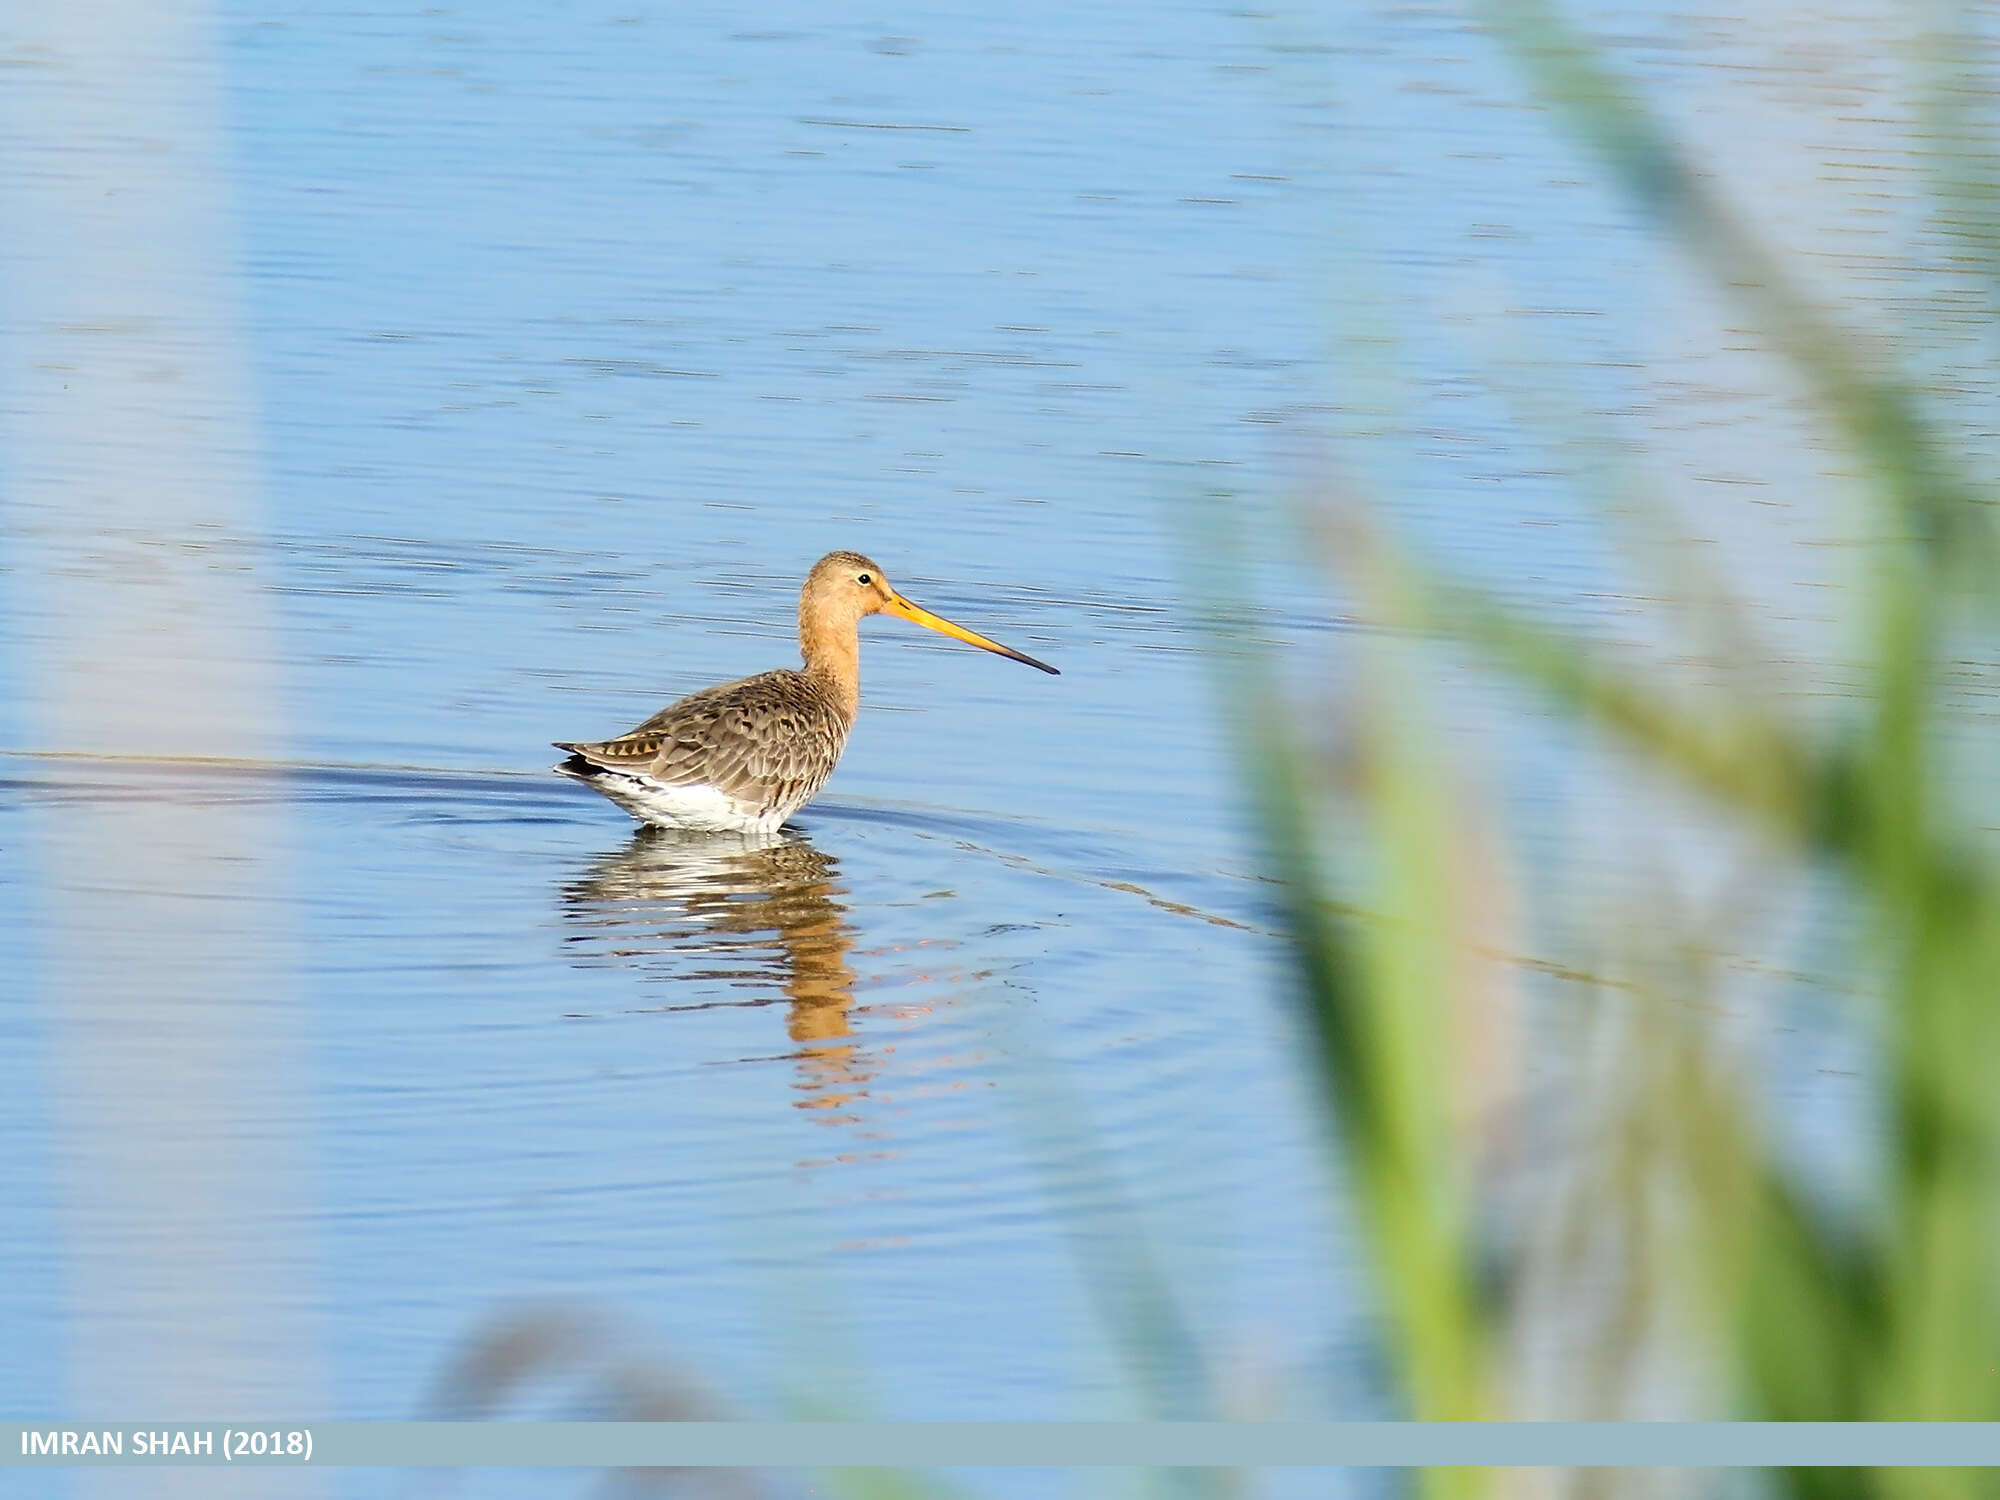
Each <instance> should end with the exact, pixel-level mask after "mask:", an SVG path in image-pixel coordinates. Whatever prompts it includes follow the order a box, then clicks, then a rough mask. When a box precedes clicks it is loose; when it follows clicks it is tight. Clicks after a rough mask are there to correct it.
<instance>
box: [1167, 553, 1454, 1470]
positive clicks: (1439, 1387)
mask: <svg viewBox="0 0 2000 1500" xmlns="http://www.w3.org/2000/svg"><path fill="white" fill-rule="evenodd" d="M1200 555H1201V556H1202V557H1203V559H1204V563H1205V567H1204V569H1203V572H1202V580H1201V584H1200V587H1201V590H1202V597H1203V598H1204V600H1205V603H1206V607H1207V616H1208V623H1209V626H1210V628H1211V630H1212V632H1213V634H1214V635H1215V637H1216V639H1217V640H1218V641H1219V642H1221V643H1222V645H1223V647H1224V657H1223V670H1222V671H1221V672H1219V674H1218V676H1219V679H1220V686H1221V688H1222V692H1223V697H1224V702H1225V714H1226V716H1227V717H1228V719H1229V721H1230V724H1231V726H1232V729H1233V730H1234V732H1235V737H1236V740H1237V745H1238V749H1239V752H1240V754H1241V756H1242V758H1243V764H1244V765H1245V767H1246V769H1247V771H1248V774H1249V779H1250V783H1251V789H1252V810H1253V814H1254V816H1255V817H1256V820H1257V828H1258V833H1259V836H1260V840H1261V843H1262V845H1263V848H1264V851H1265V858H1266V867H1267V868H1268V869H1269V870H1270V871H1271V873H1272V874H1273V875H1274V876H1275V877H1276V880H1277V895H1278V900H1279V902H1280V904H1281V908H1282V916H1283V921H1284V926H1285V929H1286V931H1287V934H1288V936H1289V938H1290V940H1291V943H1292V946H1293V949H1294V952H1295V955H1296V963H1295V965H1294V975H1295V978H1296V980H1297V983H1298V986H1299V991H1300V1000H1301V1008H1302V1011H1303V1014H1304V1017H1305V1020H1306V1023H1307V1030H1308V1034H1309V1036H1310V1038H1311V1041H1312V1046H1313V1062H1314V1067H1313V1070H1312V1071H1313V1075H1314V1077H1315V1078H1316V1080H1317V1081H1318V1083H1319V1084H1320V1086H1321V1092H1322V1097H1323V1101H1324V1104H1325V1107H1326V1108H1327V1110H1328V1114H1329V1118H1330V1121H1331V1122H1332V1124H1333V1126H1334V1128H1335V1132H1336V1135H1337V1137H1338V1139H1339V1142H1340V1145H1341V1148H1342V1157H1343V1160H1344V1161H1345V1162H1346V1165H1347V1169H1348V1172H1349V1174H1350V1177H1351V1180H1352V1182H1353V1183H1354V1185H1355V1187H1356V1188H1357V1189H1358V1199H1359V1212H1360V1217H1361V1220H1362V1224H1363V1228H1364V1231H1365V1233H1366V1234H1367V1235H1368V1236H1369V1238H1370V1240H1371V1241H1372V1243H1373V1245H1374V1248H1375V1264H1376V1267H1377V1272H1378V1280H1379V1284H1380V1286H1381V1289H1382V1297H1383V1300H1384V1302H1385V1304H1386V1307H1387V1311H1388V1315H1389V1318H1390V1322H1391V1324H1392V1326H1393V1329H1394V1333H1395V1337H1394V1340H1393V1344H1394V1348H1393V1351H1392V1358H1394V1359H1395V1360H1397V1362H1398V1363H1399V1364H1400V1374H1401V1376H1402V1380H1403V1384H1404V1387H1405V1390H1406V1392H1407V1399H1408V1402H1409V1405H1410V1412H1411V1415H1412V1416H1414V1417H1418V1418H1421V1419H1424V1420H1439V1421H1477V1420H1484V1419H1487V1418H1489V1417H1491V1416H1492V1415H1494V1411H1493V1405H1492V1401H1491V1397H1490V1393H1489V1391H1488V1388H1487V1382H1488V1378H1489V1373H1490V1372H1489V1367H1488V1343H1489V1337H1488V1330H1487V1328H1486V1326H1485V1323H1486V1318H1487V1309H1486V1308H1485V1307H1484V1306H1483V1305H1482V1300H1481V1297H1480V1293H1479V1288H1478V1282H1477V1278H1476V1276H1475V1274H1474V1253H1473V1247H1472V1245H1471V1243H1470V1240H1469V1234H1468V1228H1467V1215H1466V1214H1465V1213H1464V1211H1463V1209H1462V1208H1461V1207H1460V1206H1459V1205H1458V1203H1457V1198H1458V1192H1457V1190H1456V1188H1455V1186H1454V1184H1456V1183H1457V1182H1458V1181H1459V1180H1460V1179H1462V1178H1463V1176H1464V1172H1463V1169H1462V1165H1461V1164H1460V1163H1458V1162H1456V1161H1453V1160H1451V1159H1450V1151H1451V1138H1450V1132H1449V1128H1448V1108H1449V1099H1448V1096H1447V1094H1446V1092H1445V1089H1444V1085H1443V1069H1442V1068H1441V1067H1439V1066H1438V1065H1437V1064H1436V1059H1435V1056H1434V1053H1435V1050H1436V1043H1437V1040H1438V1039H1437V1037H1436V1036H1435V1034H1434V1033H1430V1032H1427V1031H1424V1030H1423V1029H1422V1028H1420V1027H1414V1026H1411V1025H1408V1024H1402V1025H1399V1024H1398V1021H1399V1019H1401V1020H1403V1021H1405V1022H1407V1021H1408V1019H1409V1018H1397V1017H1395V1016H1393V1015H1391V1014H1389V1013H1388V1007H1389V1005H1390V1004H1392V1003H1393V1001H1394V999H1395V998H1396V996H1395V994H1394V993H1385V992H1384V990H1383V988H1382V987H1381V986H1380V985H1379V984H1378V983H1377V982H1376V981H1377V980H1379V978H1380V977H1381V975H1382V974H1383V972H1384V969H1385V964H1384V962H1383V959H1382V957H1381V956H1380V955H1379V954H1378V955H1375V956H1373V957H1372V959H1371V955H1370V954H1369V953H1368V952H1367V951H1366V947H1367V944H1364V943H1363V942H1361V941H1358V940H1357V938H1356V935H1355V933H1354V932H1353V930H1352V928H1351V926H1350V924H1348V923H1347V922H1345V921H1344V920H1343V919H1342V918H1341V917H1340V915H1339V914H1338V912H1337V911H1336V909H1335V907H1334V905H1333V903H1332V902H1331V900H1330V899H1329V897H1328V893H1327V892H1326V891H1325V890H1324V888H1323V884H1322V879H1321V875H1320V870H1319V863H1318V853H1317V847H1316V839H1315V834H1314V830H1315V826H1316V806H1317V797H1316V793H1315V786H1314V778H1313V776H1312V774H1311V771H1310V762H1309V760H1308V758H1307V756H1306V754H1305V752H1304V750H1303V748H1302V747H1301V746H1300V745H1299V744H1298V743H1297V741H1296V738H1295V736H1294V735H1293V733H1292V731H1291V728H1290V721H1289V716H1288V714H1287V712H1286V711H1285V709H1284V707H1283V705H1282V699H1281V696H1280V694H1279V693H1278V691H1277V687H1276V683H1275V681H1274V680H1273V677H1272V673H1271V670H1270V663H1269V662H1268V660H1267V659H1266V656H1265V653H1264V651H1263V650H1262V649H1261V648H1259V647H1257V646H1256V645H1254V644H1253V643H1251V642H1250V641H1249V640H1248V639H1247V637H1248V632H1247V631H1245V630H1244V629H1242V627H1241V620H1242V610H1241V601H1242V599H1243V597H1244V595H1243V591H1242V590H1241V588H1240V586H1239V585H1238V583H1237V580H1238V579H1239V578H1240V561H1239V560H1238V559H1237V558H1236V556H1235V553H1234V544H1233V541H1232V540H1231V539H1230V538H1228V537H1227V536H1224V535H1220V534H1212V535H1209V536H1208V545H1206V546H1205V547H1203V548H1202V550H1201V552H1200ZM1218 580H1221V581H1220V582H1218ZM1377 941H1379V942H1385V943H1388V944H1390V945H1394V944H1397V943H1402V944H1409V945H1413V946H1414V945H1417V944H1421V943H1422V942H1423V935H1421V934H1412V933H1410V932H1408V931H1407V930H1404V929H1402V928H1401V927H1396V928H1394V929H1393V930H1390V931H1389V932H1388V933H1387V935H1386V936H1384V937H1382V938H1380V939H1375V938H1371V939H1370V942H1377ZM1406 957H1409V958H1410V963H1409V964H1408V972H1409V974H1410V975H1412V976H1415V977H1416V982H1419V983H1421V982H1423V981H1422V978H1421V976H1422V975H1423V974H1424V972H1425V966H1424V964H1423V963H1422V960H1421V956H1420V955H1406ZM1391 962H1393V956H1392V959H1391ZM1392 988H1393V987H1392ZM1426 1044H1428V1045H1429V1046H1430V1048H1431V1050H1432V1053H1433V1055H1432V1056H1431V1057H1429V1058H1422V1057H1416V1056H1413V1055H1412V1052H1413V1049H1414V1048H1417V1047H1420V1046H1424V1045H1426ZM1427 1064H1428V1065H1427ZM1413 1080H1414V1082H1413ZM1423 1484H1424V1489H1425V1492H1426V1493H1427V1494H1429V1495H1432V1496H1435V1497H1438V1500H1469V1497H1471V1496H1474V1495H1477V1494H1480V1493H1483V1491H1484V1489H1485V1487H1486V1475H1485V1473H1484V1471H1481V1470H1467V1469H1442V1468H1441V1469H1435V1470H1430V1471H1427V1472H1426V1474H1425V1477H1424V1480H1423Z"/></svg>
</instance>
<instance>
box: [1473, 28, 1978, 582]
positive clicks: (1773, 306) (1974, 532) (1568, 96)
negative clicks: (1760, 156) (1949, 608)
mask: <svg viewBox="0 0 2000 1500" xmlns="http://www.w3.org/2000/svg"><path fill="white" fill-rule="evenodd" d="M1477 9H1478V10H1479V11H1480V12H1481V13H1483V14H1484V15H1486V16H1487V17H1488V18H1490V20H1491V22H1492V24H1493V27H1494V31H1495V33H1496V34H1497V35H1498V37H1499V38H1500V40H1501V42H1502V43H1503V44H1504V45H1505V46H1506V48H1507V50H1508V52H1509V54H1510V55H1511V56H1512V57H1513V58H1514V60H1515V62H1516V63H1517V65H1518V66H1519V67H1520V68H1521V69H1522V70H1523V72H1524V73H1525V74H1526V76H1527V77H1528V79H1529V80H1530V82H1531V83H1532V85H1533V86H1534V88H1535V90H1536V93H1537V95H1538V97H1540V98H1541V99H1543V100H1545V101H1546V102H1547V103H1548V104H1549V105H1550V106H1551V107H1552V108H1553V109H1555V110H1556V111H1558V112H1559V114H1560V115H1561V117H1562V119H1563V120H1564V121H1565V122H1566V123H1567V125H1568V126H1569V128H1570V130H1571V131H1572V132H1573V133H1574V134H1575V135H1576V136H1577V138H1578V139H1580V140H1582V141H1583V142H1585V143H1586V144H1587V145H1589V146H1591V147H1592V148H1593V149H1595V150H1596V152H1597V154H1598V155H1599V157H1600V158H1601V159H1602V160H1603V161H1604V162H1605V163H1606V164H1607V165H1608V166H1609V167H1610V168H1611V170H1612V172H1613V173H1614V175H1615V176H1616V178H1617V180H1618V182H1619V184H1620V185H1621V186H1622V187H1623V188H1624V189H1625V191H1626V192H1627V194H1628V195H1629V196H1630V197H1631V198H1632V199H1633V200H1634V201H1635V202H1636V203H1638V204H1639V205H1641V206H1642V207H1643V208H1644V209H1645V210H1646V211H1647V212H1648V213H1650V214H1651V215H1652V216H1653V218H1654V219H1655V220H1657V221H1658V222H1659V223H1660V224H1661V225H1662V226H1663V227H1664V228H1665V229H1667V230H1668V231H1669V232H1670V233H1672V234H1673V235H1674V236H1675V237H1676V238H1677V239H1678V240H1679V241H1680V243H1681V244H1682V245H1683V246H1684V247H1686V249H1687V250H1688V251H1689V252H1690V253H1691V254H1692V255H1693V256H1694V257H1695V259H1696V260H1697V261H1699V262H1700V263H1701V264H1702V265H1704V266H1705V267H1706V268H1707V270H1708V271H1709V273H1710V275H1711V276H1712V277H1713V278H1714V279H1715V281H1716V282H1717V283H1718V284H1719V285H1721V286H1723V287H1725V288H1727V289H1728V290H1730V291H1731V292H1733V293H1734V294H1736V295H1737V296H1738V297H1739V298H1741V299H1742V300H1743V301H1744V303H1745V305H1746V306H1747V307H1748V309H1749V310H1750V312H1751V313H1752V314H1753V315H1754V316H1755V317H1757V318H1758V320H1759V321H1760V322H1761V323H1762V324H1763V326H1764V332H1765V334H1766V336H1767V337H1768V338H1769V339H1770V340H1771V342H1772V345H1773V346H1774V347H1775V348H1776V349H1777V351H1778V352H1779V353H1781V354H1783V355H1784V356H1785V357H1786V358H1787V359H1788V360H1789V361H1790V362H1791V363H1792V365H1793V366H1794V368H1796V369H1797V370H1798V371H1799V372H1800V374H1801V375H1802V376H1803V377H1804V378H1805V379H1806V380H1807V381H1808V382H1810V383H1811V385H1812V387H1813V388H1814V389H1815V390H1816V391H1817V392H1818V394H1819V396H1820V399H1821V400H1822V401H1823V402H1824V403H1825V405H1826V407H1827V409H1828V411H1829V413H1830V414H1831V415H1832V416H1834V417H1835V418H1836V419H1837V423H1836V426H1837V430H1838V431H1840V432H1842V433H1843V434H1844V435H1845V436H1846V437H1847V438H1848V440H1849V441H1850V442H1852V443H1853V444H1854V446H1855V448H1856V451H1857V452H1858V453H1859V454H1860V456H1861V457H1862V458H1863V459H1864V460H1865V461H1866V462H1868V464H1869V465H1870V467H1871V468H1872V469H1873V470H1874V471H1875V473H1876V475H1877V476H1878V478H1879V479H1880V481H1881V484H1882V487H1883V493H1884V496H1885V498H1886V499H1887V500H1888V501H1890V502H1891V506H1890V508H1891V515H1890V516H1889V517H1888V518H1886V519H1887V520H1888V521H1889V524H1890V526H1891V528H1892V531H1891V535H1892V536H1893V537H1897V538H1904V539H1908V540H1913V541H1916V542H1919V543H1921V544H1923V545H1924V547H1925V549H1926V552H1927V556H1928V558H1929V560H1930V561H1931V562H1932V564H1934V565H1935V566H1936V567H1937V568H1938V569H1939V570H1940V571H1944V570H1947V569H1948V570H1951V571H1952V572H1953V573H1954V574H1955V575H1956V576H1958V577H1961V578H1970V579H1972V580H1973V581H1974V582H1975V583H1981V584H1983V583H1984V581H1985V580H1986V578H1987V576H1988V571H1987V570H1989V569H1991V568H1992V567H1993V566H1994V565H1995V563H1996V561H2000V546H1996V539H1995V523H1994V519H1993V514H1992V509H1991V505H1990V502H1989V501H1988V500H1987V499H1986V497H1985V495H1984V494H1983V493H1982V491H1981V489H1980V487H1979V486H1978V485H1976V484H1975V483H1974V482H1973V481H1972V480H1971V479H1970V478H1969V477H1968V476H1966V475H1965V474H1963V473H1962V472H1961V471H1960V470H1959V468H1958V466H1957V464H1956V462H1955V461H1954V460H1953V459H1952V458H1951V456H1950V453H1949V451H1948V449H1947V448H1946V447H1945V445H1944V444H1943V443H1942V442H1941V441H1940V439H1939V438H1938V436H1937V435H1936V434H1935V433H1933V432H1932V431H1931V430H1930V429H1929V427H1928V426H1927V424H1926V423H1925V421H1924V420H1923V418H1922V417H1921V415H1920V414H1919V412H1918V410H1917V406H1916V403H1915V402H1914V400H1913V399H1912V398H1911V394H1910V391H1909V389H1908V387H1907V386H1905V385H1903V384H1901V383H1899V382H1897V381H1895V380H1893V379H1880V378H1877V377H1876V376H1875V375H1874V374H1872V373H1871V372H1870V371H1868V370H1867V369H1866V368H1865V366H1864V365H1863V364H1862V363H1861V362H1860V361H1859V360H1857V358H1856V356H1855V351H1856V350H1857V349H1858V348H1861V347H1863V346H1862V342H1861V341H1860V340H1858V339H1857V338H1856V337H1855V336H1854V334H1853V333H1852V332H1851V331H1848V330H1844V329H1841V328H1839V327H1838V326H1836V325H1835V324H1834V323H1833V322H1832V320H1831V319H1829V318H1828V317H1827V316H1826V315H1825V314H1824V313H1823V312H1822V311H1821V310H1820V309H1819V308H1818V307H1816V306H1815V305H1814V304H1813V302H1812V301H1811V300H1810V299H1809V298H1807V297H1806V296H1805V295H1804V294H1803V293H1801V292H1800V291H1799V290H1798V289H1797V288H1796V287H1795V286H1794V285H1793V284H1792V281H1791V279H1790V278H1789V277H1788V276H1787V275H1786V274H1785V272H1784V270H1783V268H1782V267H1781V266H1780V265H1779V264H1778V262H1777V261H1776V260H1774V259H1773V258H1772V257H1771V256H1770V255H1769V253H1767V252H1766V251H1765V250H1764V248H1763V247H1762V246H1761V245H1759V244H1758V243H1757V241H1756V240H1755V239H1753V238H1752V237H1751V236H1750V235H1749V234H1747V233H1746V232H1744V230H1743V229H1742V227H1741V226H1740V225H1739V224H1738V223H1737V222H1736V220H1735V218H1734V216H1733V215H1731V214H1730V213H1729V212H1728V211H1727V210H1726V209H1725V208H1724V207H1723V205H1722V203H1721V202H1720V200H1719V199H1718V198H1717V197H1716V195H1715V194H1714V192H1713V191H1712V190H1711V189H1710V188H1709V187H1708V186H1707V185H1706V184H1705V183H1703V182H1702V180H1701V179H1700V178H1699V177H1697V176H1696V175H1695V174H1694V173H1693V172H1692V171H1691V170H1689V168H1688V166H1687V164H1686V163H1685V162H1684V161H1683V160H1682V158H1681V154H1680V152H1679V150H1678V149H1677V148H1676V146H1675V145H1674V143H1673V142H1672V140H1671V139H1670V138H1669V136H1668V134H1667V132H1666V131H1665V130H1664V129H1663V128H1662V127H1661V126H1660V124H1659V123H1658V122H1657V121H1656V120H1655V119H1654V118H1653V117H1652V115H1651V114H1650V113H1649V112H1648V111H1647V110H1646V108H1645V107H1644V106H1643V105H1641V104H1640V103H1639V102H1638V100H1637V99H1636V98H1635V97H1634V96H1633V94H1632V91H1631V90H1630V89H1629V88H1627V87H1626V86H1625V85H1624V84H1623V83H1622V82H1621V81H1620V80H1619V79H1618V78H1617V77H1616V76H1615V75H1614V74H1613V73H1612V71H1611V70H1610V69H1609V68H1608V67H1607V66H1606V65H1605V63H1604V62H1603V60H1602V57H1601V54H1600V53H1599V51H1598V49H1596V48H1594V47H1592V46H1591V45H1590V44H1588V43H1587V42H1585V41H1584V40H1583V39H1582V38H1581V37H1580V36H1578V35H1577V33H1576V32H1575V31H1574V30H1573V29H1572V28H1571V27H1570V26H1569V25H1568V24H1567V23H1566V22H1565V21H1564V20H1562V19H1561V17H1559V16H1558V15H1557V13H1556V12H1555V11H1554V10H1553V9H1552V8H1551V7H1550V6H1548V5H1547V4H1545V3H1543V0H1478V5H1477ZM1986 592H1987V597H1989V598H1991V597H1994V596H1993V595H1992V593H1991V591H1990V590H1989V591H1986Z"/></svg>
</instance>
